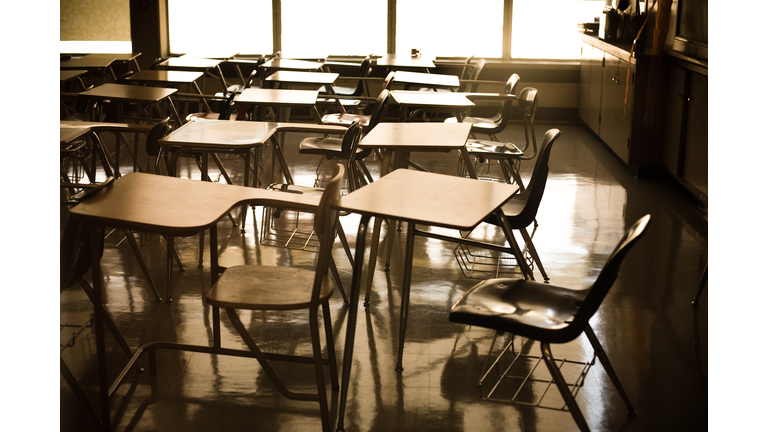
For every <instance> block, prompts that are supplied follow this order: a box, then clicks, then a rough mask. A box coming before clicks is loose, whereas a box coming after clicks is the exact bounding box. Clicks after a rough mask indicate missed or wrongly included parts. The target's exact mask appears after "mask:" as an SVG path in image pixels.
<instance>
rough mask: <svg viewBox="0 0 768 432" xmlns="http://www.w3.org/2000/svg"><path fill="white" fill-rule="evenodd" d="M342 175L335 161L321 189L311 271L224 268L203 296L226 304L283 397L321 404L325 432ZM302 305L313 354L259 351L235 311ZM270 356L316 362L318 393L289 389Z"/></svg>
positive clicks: (335, 383)
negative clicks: (332, 275) (306, 313)
mask: <svg viewBox="0 0 768 432" xmlns="http://www.w3.org/2000/svg"><path fill="white" fill-rule="evenodd" d="M343 176H344V167H343V166H341V165H339V166H337V168H336V171H335V173H334V176H333V179H332V180H331V181H330V183H329V184H328V186H327V187H326V188H325V192H324V193H323V195H322V198H321V199H320V204H319V207H318V210H317V213H316V215H315V223H314V226H315V231H316V232H317V235H318V237H319V238H320V251H319V253H318V255H317V263H316V267H315V269H314V270H308V269H301V268H294V267H271V266H258V265H239V266H234V267H230V268H228V269H226V270H225V271H224V273H223V274H222V275H221V277H220V278H219V280H218V281H217V282H216V284H215V285H214V286H213V288H212V289H211V291H210V292H209V293H208V295H207V297H206V298H207V301H208V303H209V304H210V305H211V306H213V307H214V308H224V309H226V312H227V316H229V319H230V321H231V322H232V325H233V326H234V328H235V329H236V330H237V332H238V334H240V336H241V337H242V338H243V341H244V342H245V343H246V344H247V345H248V348H249V349H250V351H251V352H252V353H253V354H254V355H255V357H256V359H257V360H258V361H259V364H260V365H261V366H262V368H263V369H264V371H265V372H266V374H267V375H268V376H269V378H270V379H271V380H272V382H273V383H274V384H275V386H276V387H277V389H278V390H279V391H280V393H281V394H282V395H283V396H285V397H287V398H289V399H294V400H305V401H315V402H318V403H319V405H320V418H321V423H322V427H323V430H324V431H326V432H330V430H331V421H330V413H329V411H328V399H327V394H326V388H325V377H324V370H323V368H324V366H328V367H329V368H330V377H331V384H332V388H333V389H338V387H339V380H338V372H337V366H336V353H335V346H334V341H333V328H332V327H331V310H330V307H329V299H330V297H331V295H332V294H333V281H332V280H331V279H330V278H329V277H328V274H327V272H328V267H329V265H330V260H331V253H332V249H333V243H334V238H335V232H336V222H337V219H338V212H337V210H335V209H334V208H333V205H335V204H336V203H337V202H338V201H339V198H340V196H341V181H342V178H343ZM320 308H322V311H323V312H322V313H323V327H324V329H325V337H326V346H327V350H328V354H327V358H324V357H323V352H322V347H321V345H320V339H321V336H320V328H319V325H318V324H319V323H318V320H319V317H318V310H319V309H320ZM301 309H308V310H309V330H310V333H311V339H312V351H313V355H312V357H311V359H309V358H307V357H300V356H295V355H279V356H278V355H274V357H272V355H270V354H271V353H263V352H262V351H261V350H260V349H259V347H258V346H257V345H256V342H255V341H254V340H253V338H252V337H251V335H250V334H249V332H248V329H247V328H246V327H245V326H244V325H243V323H242V322H241V321H240V318H239V317H238V310H252V311H253V310H255V311H294V310H301ZM270 357H272V358H276V359H278V360H281V361H289V362H300V363H307V362H308V361H310V360H311V361H310V362H311V363H313V364H314V367H315V379H316V383H317V393H314V394H307V393H295V392H292V391H290V390H288V389H287V388H286V386H285V384H284V383H283V382H282V381H281V379H280V377H279V376H278V374H277V372H276V371H275V370H274V369H273V367H272V365H271V363H270V361H269V358H270Z"/></svg>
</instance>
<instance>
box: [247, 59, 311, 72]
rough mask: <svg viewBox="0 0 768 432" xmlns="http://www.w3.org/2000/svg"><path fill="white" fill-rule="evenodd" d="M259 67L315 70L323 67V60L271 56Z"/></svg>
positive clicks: (265, 68)
mask: <svg viewBox="0 0 768 432" xmlns="http://www.w3.org/2000/svg"><path fill="white" fill-rule="evenodd" d="M259 67H260V68H261V69H262V70H264V71H270V70H293V71H308V72H311V71H316V70H318V69H320V68H321V67H323V62H315V61H306V60H294V59H286V58H273V59H272V60H269V61H267V62H265V63H263V64H261V65H259Z"/></svg>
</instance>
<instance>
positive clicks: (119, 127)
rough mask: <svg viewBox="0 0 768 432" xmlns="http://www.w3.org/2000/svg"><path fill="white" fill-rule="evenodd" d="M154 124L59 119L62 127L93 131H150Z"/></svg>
mask: <svg viewBox="0 0 768 432" xmlns="http://www.w3.org/2000/svg"><path fill="white" fill-rule="evenodd" d="M153 126H154V125H151V124H140V123H107V122H89V121H79V120H59V128H60V129H82V128H87V129H89V130H92V131H96V132H99V131H119V132H139V133H148V132H149V131H150V130H152V127H153Z"/></svg>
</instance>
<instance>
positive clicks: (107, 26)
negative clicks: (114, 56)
mask: <svg viewBox="0 0 768 432" xmlns="http://www.w3.org/2000/svg"><path fill="white" fill-rule="evenodd" d="M59 15H60V18H59V19H60V27H59V40H60V41H130V40H131V17H130V14H129V9H128V0H60V2H59Z"/></svg>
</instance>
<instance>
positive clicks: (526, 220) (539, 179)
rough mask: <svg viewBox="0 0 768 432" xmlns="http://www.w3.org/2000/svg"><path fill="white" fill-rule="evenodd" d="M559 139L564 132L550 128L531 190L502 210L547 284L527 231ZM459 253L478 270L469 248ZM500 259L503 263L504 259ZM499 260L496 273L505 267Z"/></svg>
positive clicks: (545, 274)
mask: <svg viewBox="0 0 768 432" xmlns="http://www.w3.org/2000/svg"><path fill="white" fill-rule="evenodd" d="M559 137H560V131H559V130H558V129H550V130H548V131H547V133H546V134H544V140H543V142H542V144H541V152H539V155H538V158H537V159H536V165H534V167H533V172H532V173H531V179H530V181H529V182H528V187H527V188H525V190H524V191H522V192H520V193H518V194H515V195H514V196H513V197H512V198H510V199H509V201H507V202H506V203H504V205H503V206H502V207H501V208H502V210H503V211H504V216H505V217H506V220H507V222H508V223H509V227H510V228H511V229H514V230H518V231H519V232H520V235H521V236H522V237H523V239H524V240H525V244H526V246H527V249H528V251H529V252H530V254H531V257H532V258H533V260H534V262H535V263H536V265H537V266H538V268H539V271H541V275H542V277H543V278H544V280H545V281H546V280H549V277H548V276H547V273H546V271H545V270H544V266H543V265H542V264H541V259H540V258H539V254H538V253H537V252H536V248H535V247H534V246H533V240H532V238H531V235H529V234H528V231H527V229H526V228H527V227H528V226H530V225H531V224H532V223H534V220H535V219H536V213H538V211H539V205H540V204H541V198H542V197H543V196H544V188H545V186H546V185H547V177H548V175H549V155H550V153H551V152H552V145H553V144H554V143H555V141H556V140H557V139H558V138H559ZM483 222H486V223H490V224H493V225H498V224H499V221H498V220H497V219H496V218H495V217H488V218H486V219H485V220H484V221H483ZM497 250H498V249H497ZM524 252H525V251H524ZM455 253H456V255H457V258H458V259H459V261H460V262H472V263H474V264H475V268H477V267H478V260H477V258H478V257H477V256H474V254H473V253H472V252H471V251H470V250H469V249H468V248H466V247H463V246H462V245H459V247H457V249H456V252H455ZM498 260H500V258H499V259H498ZM498 260H497V261H494V262H493V263H492V264H491V267H492V268H493V269H494V270H496V271H499V269H500V268H501V265H500V263H499V262H498Z"/></svg>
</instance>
